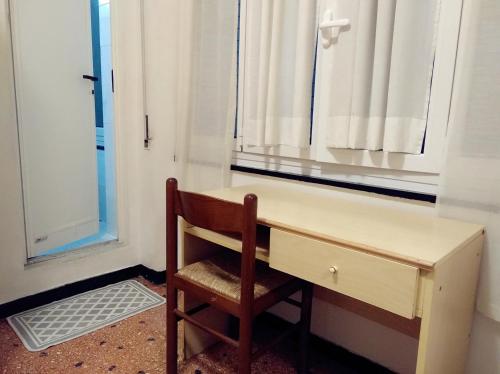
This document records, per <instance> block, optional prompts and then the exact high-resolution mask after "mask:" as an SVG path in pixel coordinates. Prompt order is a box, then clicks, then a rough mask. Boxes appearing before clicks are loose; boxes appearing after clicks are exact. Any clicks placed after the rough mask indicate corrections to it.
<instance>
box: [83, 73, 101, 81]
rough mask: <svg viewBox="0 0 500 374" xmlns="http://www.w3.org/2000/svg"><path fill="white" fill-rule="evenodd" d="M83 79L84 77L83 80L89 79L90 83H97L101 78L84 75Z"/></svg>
mask: <svg viewBox="0 0 500 374" xmlns="http://www.w3.org/2000/svg"><path fill="white" fill-rule="evenodd" d="M82 77H83V79H88V80H89V81H92V82H97V81H98V80H99V78H97V77H94V76H93V75H87V74H84V75H83V76H82Z"/></svg>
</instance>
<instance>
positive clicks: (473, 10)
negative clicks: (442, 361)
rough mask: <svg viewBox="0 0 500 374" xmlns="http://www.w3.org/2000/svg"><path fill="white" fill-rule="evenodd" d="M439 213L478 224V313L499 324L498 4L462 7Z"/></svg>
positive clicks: (476, 1) (487, 1)
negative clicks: (482, 234)
mask: <svg viewBox="0 0 500 374" xmlns="http://www.w3.org/2000/svg"><path fill="white" fill-rule="evenodd" d="M463 14H464V20H463V22H462V32H461V35H462V37H461V40H460V46H459V59H458V65H457V73H456V77H455V89H454V91H455V92H456V93H455V94H454V102H453V105H452V113H451V118H450V129H449V143H448V146H447V156H446V163H445V167H444V171H443V173H442V180H441V183H440V184H441V187H440V188H441V191H440V194H439V213H440V215H442V216H445V217H452V218H458V219H462V220H465V221H471V222H475V223H482V224H484V225H485V226H486V243H485V249H484V254H483V258H482V265H481V277H480V284H479V296H478V309H479V311H480V312H482V313H483V314H485V315H486V316H488V317H490V318H493V319H495V320H497V321H500V105H499V100H500V42H499V40H498V36H499V35H500V2H499V1H498V0H469V1H466V2H465V8H464V12H463Z"/></svg>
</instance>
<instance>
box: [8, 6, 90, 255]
mask: <svg viewBox="0 0 500 374" xmlns="http://www.w3.org/2000/svg"><path fill="white" fill-rule="evenodd" d="M10 4H11V22H12V39H13V50H14V70H15V82H16V98H17V109H18V125H19V140H20V149H21V170H22V179H23V194H24V205H25V221H26V235H27V246H28V256H29V257H34V256H36V255H37V254H39V253H40V252H42V251H45V250H47V249H51V248H54V247H58V246H60V245H63V244H66V243H68V242H72V241H74V240H78V239H81V238H83V237H85V236H89V235H92V234H94V233H97V232H98V230H99V211H98V209H99V208H98V192H97V170H96V141H95V112H94V97H93V95H92V89H93V82H92V81H91V80H88V79H84V78H83V75H90V76H91V75H92V72H93V68H92V39H91V37H92V35H91V23H90V0H70V1H68V0H11V1H10Z"/></svg>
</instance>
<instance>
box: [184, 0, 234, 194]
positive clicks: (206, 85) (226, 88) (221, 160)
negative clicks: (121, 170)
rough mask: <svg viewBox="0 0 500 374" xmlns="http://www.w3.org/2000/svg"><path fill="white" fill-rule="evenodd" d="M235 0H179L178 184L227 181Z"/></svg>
mask: <svg viewBox="0 0 500 374" xmlns="http://www.w3.org/2000/svg"><path fill="white" fill-rule="evenodd" d="M237 15H238V2H237V1H236V0H234V1H220V0H183V1H182V2H181V3H180V4H179V21H178V22H179V39H178V50H177V53H178V87H177V88H178V94H177V100H178V103H177V110H178V113H177V123H176V134H175V136H176V150H175V158H176V160H175V165H176V175H177V178H178V179H179V183H180V186H181V188H185V189H189V190H195V191H203V190H209V189H215V188H220V187H222V186H225V185H226V184H227V183H228V178H229V170H230V161H231V151H232V142H233V132H234V123H235V113H236V37H237V19H238V17H237Z"/></svg>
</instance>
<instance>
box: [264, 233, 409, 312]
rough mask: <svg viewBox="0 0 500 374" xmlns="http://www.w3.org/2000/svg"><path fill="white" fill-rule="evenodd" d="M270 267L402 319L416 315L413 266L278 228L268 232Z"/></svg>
mask: <svg viewBox="0 0 500 374" xmlns="http://www.w3.org/2000/svg"><path fill="white" fill-rule="evenodd" d="M269 264H270V266H271V267H273V268H275V269H278V270H281V271H283V272H285V273H288V274H291V275H294V276H296V277H298V278H302V279H305V280H308V281H310V282H311V283H314V284H317V285H320V286H323V287H326V288H329V289H331V290H334V291H337V292H339V293H342V294H345V295H348V296H351V297H353V298H355V299H358V300H361V301H364V302H366V303H369V304H371V305H375V306H377V307H379V308H382V309H385V310H388V311H390V312H393V313H395V314H399V315H401V316H403V317H406V318H410V319H411V318H413V317H414V316H415V303H416V297H417V285H418V268H416V267H413V266H410V265H405V264H401V263H399V262H395V261H391V260H388V259H385V258H382V257H378V256H375V255H371V254H367V253H363V252H359V251H356V250H352V249H348V248H345V247H342V246H339V245H335V244H332V243H328V242H325V241H321V240H316V239H312V238H309V237H305V236H302V235H299V234H293V233H289V232H286V231H281V230H278V229H271V243H270V257H269ZM332 267H335V272H334V273H333V272H332V271H331V268H332Z"/></svg>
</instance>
